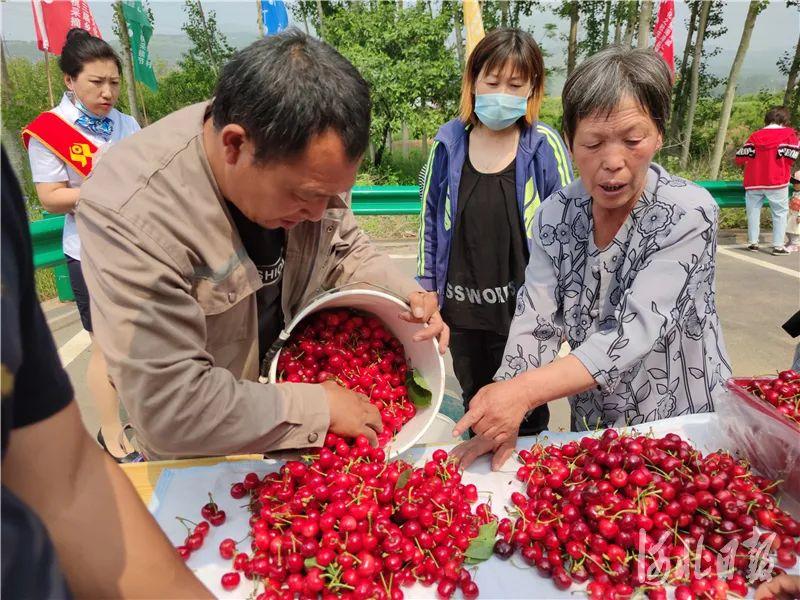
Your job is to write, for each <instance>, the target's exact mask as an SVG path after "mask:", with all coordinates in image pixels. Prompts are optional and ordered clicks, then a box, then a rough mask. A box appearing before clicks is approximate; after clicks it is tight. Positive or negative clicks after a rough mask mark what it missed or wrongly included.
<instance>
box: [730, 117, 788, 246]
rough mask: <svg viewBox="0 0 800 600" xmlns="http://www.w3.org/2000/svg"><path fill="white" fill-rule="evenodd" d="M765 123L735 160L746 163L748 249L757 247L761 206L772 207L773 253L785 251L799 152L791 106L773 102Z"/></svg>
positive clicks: (738, 152) (744, 165)
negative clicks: (791, 180)
mask: <svg viewBox="0 0 800 600" xmlns="http://www.w3.org/2000/svg"><path fill="white" fill-rule="evenodd" d="M764 124H765V127H764V128H762V129H759V130H758V131H755V132H753V133H752V134H750V137H749V138H747V141H746V142H745V144H744V145H743V146H742V147H741V148H739V150H737V151H736V164H737V165H739V166H740V167H744V189H745V201H746V203H747V249H748V250H754V251H757V250H758V237H759V233H760V232H759V228H760V226H761V207H762V206H763V205H764V200H767V201H768V202H769V207H770V210H771V211H772V254H775V255H784V254H789V252H788V251H787V250H786V248H785V247H784V236H785V233H786V215H787V213H788V212H789V178H790V177H791V172H792V165H793V164H794V162H795V161H796V160H797V158H798V156H800V141H798V139H797V133H795V131H794V129H792V128H791V127H789V110H788V109H787V108H786V107H785V106H773V107H772V108H771V109H769V110H768V111H767V114H766V116H765V117H764Z"/></svg>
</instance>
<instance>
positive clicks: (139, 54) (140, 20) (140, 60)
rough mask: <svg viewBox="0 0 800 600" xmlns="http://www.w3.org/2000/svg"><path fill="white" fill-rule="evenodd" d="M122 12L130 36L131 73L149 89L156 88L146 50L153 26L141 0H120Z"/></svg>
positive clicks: (151, 63)
mask: <svg viewBox="0 0 800 600" xmlns="http://www.w3.org/2000/svg"><path fill="white" fill-rule="evenodd" d="M122 14H123V15H124V16H125V22H126V23H127V25H128V34H129V35H130V38H131V55H132V56H133V74H134V76H135V77H136V79H137V80H138V81H141V82H142V83H143V84H145V85H146V86H147V87H149V88H150V89H151V90H157V89H158V82H157V81H156V74H155V72H153V62H152V61H151V60H150V53H149V52H148V51H147V44H148V43H149V42H150V37H151V36H152V35H153V26H152V25H151V24H150V19H148V18H147V12H145V9H144V6H143V5H142V0H122Z"/></svg>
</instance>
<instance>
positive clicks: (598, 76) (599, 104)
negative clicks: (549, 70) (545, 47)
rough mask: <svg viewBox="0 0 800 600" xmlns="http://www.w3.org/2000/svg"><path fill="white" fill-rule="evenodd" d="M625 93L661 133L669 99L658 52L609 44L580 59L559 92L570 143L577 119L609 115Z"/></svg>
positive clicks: (667, 75) (669, 85) (663, 64)
mask: <svg viewBox="0 0 800 600" xmlns="http://www.w3.org/2000/svg"><path fill="white" fill-rule="evenodd" d="M626 96H629V97H631V98H633V99H634V100H636V101H637V102H638V103H639V105H640V106H641V108H642V110H644V111H645V112H647V114H648V115H649V116H650V118H651V119H652V120H653V122H654V123H655V125H656V127H657V128H658V131H659V132H660V133H661V134H662V135H664V133H665V132H666V126H667V120H668V119H669V112H670V102H671V100H672V74H671V73H670V71H669V67H668V66H667V63H666V62H664V59H663V58H661V56H659V55H658V54H656V53H655V52H653V51H652V50H649V49H646V48H625V47H622V46H611V47H609V48H606V49H604V50H601V51H600V52H598V53H597V54H595V55H594V56H591V57H590V58H587V59H586V60H585V61H583V62H582V63H581V64H580V65H579V66H578V67H577V68H576V69H575V70H574V71H573V72H572V74H571V75H570V76H569V77H568V78H567V81H566V83H565V84H564V90H563V91H562V92H561V104H562V106H563V109H564V119H563V127H564V135H565V136H566V139H567V141H568V142H569V144H570V145H572V141H573V139H574V138H575V129H576V128H577V126H578V121H580V120H581V119H584V118H586V117H588V116H591V115H596V114H610V113H611V112H612V111H613V110H614V109H615V108H616V107H617V106H619V103H620V102H621V101H622V99H623V98H624V97H626Z"/></svg>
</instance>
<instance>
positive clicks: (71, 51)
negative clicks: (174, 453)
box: [22, 28, 140, 462]
mask: <svg viewBox="0 0 800 600" xmlns="http://www.w3.org/2000/svg"><path fill="white" fill-rule="evenodd" d="M59 67H60V68H61V71H62V72H63V73H64V84H65V85H66V87H67V91H66V92H65V93H64V96H63V97H62V98H61V102H60V103H59V104H58V106H56V107H55V108H53V109H52V110H49V111H46V112H43V113H42V114H40V115H39V116H38V117H37V118H36V119H34V120H33V121H32V122H31V123H30V124H29V125H28V126H27V127H26V128H25V129H24V131H23V134H22V136H23V140H24V142H25V145H26V146H27V148H28V154H29V159H30V164H31V172H32V174H33V182H34V183H35V184H36V193H37V194H38V196H39V200H40V202H41V204H42V206H43V207H44V208H45V209H46V210H48V211H50V212H52V213H59V214H64V215H65V219H64V238H63V246H64V254H65V255H66V258H67V267H68V269H69V276H70V284H71V286H72V291H73V293H74V295H75V302H76V304H77V306H78V312H79V313H80V317H81V323H82V324H83V327H84V329H86V331H88V332H89V333H90V334H91V332H92V321H91V315H90V312H89V294H88V292H87V290H86V283H85V282H84V280H83V275H82V273H81V267H80V265H81V263H80V259H81V243H80V240H79V239H78V231H77V229H76V227H75V217H74V212H75V209H76V207H77V205H78V195H79V190H80V187H81V184H82V183H83V180H84V179H85V178H86V177H87V176H88V175H89V173H91V171H92V168H93V166H94V161H95V160H96V158H97V154H98V151H100V150H101V149H102V148H103V147H104V146H107V145H109V144H113V143H115V142H117V141H119V140H121V139H122V138H124V137H127V136H129V135H131V134H133V133H135V132H137V131H138V130H139V124H138V123H137V122H136V120H135V119H134V118H133V117H131V116H129V115H125V114H122V113H121V112H119V111H118V110H116V109H115V108H114V105H115V104H116V102H117V99H118V98H119V91H120V73H121V65H120V59H119V56H117V53H116V52H114V49H113V48H111V46H109V45H108V43H106V42H105V41H103V40H102V39H100V38H98V37H94V36H92V35H91V34H89V33H88V32H87V31H84V30H83V29H77V28H76V29H72V30H70V31H69V33H68V34H67V40H66V42H65V44H64V48H63V50H62V51H61V56H60V58H59ZM86 376H87V383H88V386H89V391H90V393H91V395H92V397H93V399H94V402H95V405H96V407H97V410H98V413H99V416H100V426H101V428H100V431H98V433H97V439H98V442H100V444H101V445H102V446H103V447H104V448H105V449H106V451H107V452H108V453H109V454H111V456H112V457H114V458H115V459H116V460H117V461H118V462H131V461H135V460H139V459H140V457H139V455H138V453H136V452H133V449H132V447H131V446H130V443H129V442H128V441H127V439H126V438H125V436H124V435H123V431H122V427H121V424H120V419H119V402H118V400H117V395H116V392H115V390H114V388H113V387H112V386H111V384H110V383H109V381H108V375H107V372H106V363H105V359H104V358H103V355H102V353H101V352H100V350H99V349H98V348H97V347H96V345H95V344H94V342H93V343H92V348H91V357H90V359H89V366H88V369H87V375H86Z"/></svg>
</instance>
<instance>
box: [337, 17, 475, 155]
mask: <svg viewBox="0 0 800 600" xmlns="http://www.w3.org/2000/svg"><path fill="white" fill-rule="evenodd" d="M451 16H452V15H451V14H449V13H448V12H447V11H445V12H444V13H440V14H438V15H435V16H432V15H431V14H430V12H429V11H428V9H427V7H426V6H425V4H424V3H417V4H416V5H415V6H412V7H407V8H404V9H402V10H399V9H398V7H397V5H396V4H395V3H394V2H374V3H369V4H367V3H361V2H353V3H343V4H339V5H336V10H334V11H333V12H332V14H330V15H326V16H325V39H326V41H327V42H329V43H330V44H332V45H333V46H334V47H335V48H336V49H337V50H339V52H341V53H342V55H344V56H345V57H347V58H348V59H349V60H350V61H351V62H352V63H353V64H354V65H355V66H356V68H357V69H358V70H359V71H360V72H361V74H362V75H363V76H364V78H365V79H366V80H367V81H368V82H369V84H370V88H371V91H372V102H373V109H372V142H373V144H374V146H375V158H374V164H375V165H376V166H380V165H381V163H382V161H383V160H384V158H385V154H386V150H387V139H388V138H389V137H390V134H391V133H392V132H397V131H399V130H400V125H401V123H402V122H404V121H405V122H406V123H408V125H409V127H410V128H411V130H412V131H413V132H415V133H417V134H423V135H427V134H429V133H430V132H432V131H433V130H434V129H435V128H436V127H437V126H438V125H440V124H441V123H443V122H444V121H446V120H447V119H448V118H451V117H452V115H453V114H454V113H455V107H456V105H457V100H458V94H459V88H460V85H459V83H460V72H459V69H458V61H457V58H456V55H455V53H454V51H453V49H452V48H448V46H447V40H448V38H449V36H450V33H451V32H452V27H453V25H452V18H451Z"/></svg>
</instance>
